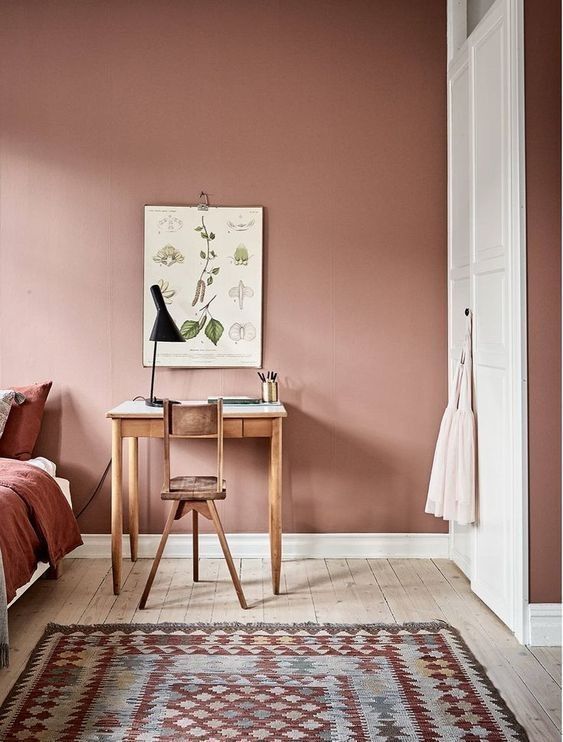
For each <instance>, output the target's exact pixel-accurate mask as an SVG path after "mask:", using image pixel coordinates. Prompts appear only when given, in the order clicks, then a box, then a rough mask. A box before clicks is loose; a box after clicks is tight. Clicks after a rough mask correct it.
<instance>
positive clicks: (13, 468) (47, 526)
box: [0, 458, 82, 603]
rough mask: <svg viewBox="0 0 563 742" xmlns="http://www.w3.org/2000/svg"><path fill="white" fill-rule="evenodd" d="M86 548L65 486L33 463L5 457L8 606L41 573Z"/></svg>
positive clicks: (0, 484) (1, 519)
mask: <svg viewBox="0 0 563 742" xmlns="http://www.w3.org/2000/svg"><path fill="white" fill-rule="evenodd" d="M81 544H82V538H81V537H80V531H79V529H78V523H77V522H76V518H75V517H74V514H73V512H72V509H71V507H70V505H69V504H68V502H67V501H66V499H65V496H64V495H63V493H62V492H61V490H60V488H59V485H58V484H57V483H56V482H55V480H54V479H53V478H52V477H51V476H50V475H49V474H47V472H45V471H42V470H41V469H38V468H37V467H35V466H32V465H31V464H26V463H25V462H23V461H15V460H13V459H2V458H0V550H1V551H2V559H3V562H4V576H5V581H6V593H7V599H8V603H9V602H10V601H11V600H12V598H13V597H14V595H15V594H16V590H17V589H18V587H21V586H22V585H25V583H26V582H28V581H29V579H30V578H31V576H32V574H33V573H34V572H35V569H36V567H37V562H39V561H45V562H49V563H50V565H51V566H53V567H54V566H55V565H56V563H57V562H58V561H59V560H60V559H62V558H63V557H64V556H65V554H68V553H69V552H70V551H72V550H73V549H75V548H76V547H77V546H80V545H81Z"/></svg>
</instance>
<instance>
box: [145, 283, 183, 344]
mask: <svg viewBox="0 0 563 742" xmlns="http://www.w3.org/2000/svg"><path fill="white" fill-rule="evenodd" d="M151 295H152V298H153V301H154V303H155V305H156V319H155V321H154V325H153V327H152V331H151V334H150V337H149V340H156V342H158V343H185V342H186V338H185V337H184V336H183V335H182V333H181V332H180V330H179V329H178V327H177V326H176V323H175V322H174V320H173V319H172V317H171V316H170V312H169V311H168V309H167V308H166V304H165V303H164V297H163V296H162V291H161V290H160V286H157V285H156V284H155V285H154V286H151Z"/></svg>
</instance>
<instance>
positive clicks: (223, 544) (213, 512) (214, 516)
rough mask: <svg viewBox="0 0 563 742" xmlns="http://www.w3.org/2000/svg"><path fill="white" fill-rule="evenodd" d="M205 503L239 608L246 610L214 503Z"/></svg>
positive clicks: (244, 600)
mask: <svg viewBox="0 0 563 742" xmlns="http://www.w3.org/2000/svg"><path fill="white" fill-rule="evenodd" d="M206 502H207V507H208V508H209V512H210V514H211V520H212V521H213V525H214V526H215V530H216V531H217V536H219V543H220V544H221V549H223V555H224V557H225V561H226V562H227V567H228V568H229V572H230V573H231V579H232V581H233V585H234V586H235V590H236V591H237V595H238V600H239V603H240V607H241V608H248V606H247V604H246V599H245V597H244V593H243V591H242V585H241V584H240V580H239V578H238V575H237V571H236V569H235V565H234V562H233V557H232V556H231V552H230V549H229V544H228V543H227V539H226V538H225V532H224V531H223V526H222V525H221V521H220V520H219V513H218V512H217V508H216V507H215V503H214V502H213V500H206Z"/></svg>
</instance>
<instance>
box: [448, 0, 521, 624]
mask: <svg viewBox="0 0 563 742" xmlns="http://www.w3.org/2000/svg"><path fill="white" fill-rule="evenodd" d="M517 12H520V13H521V5H519V3H518V2H517V0H496V2H495V3H494V5H493V6H492V8H491V10H490V11H489V13H487V15H486V16H485V18H484V19H483V20H482V21H481V23H479V25H478V26H477V27H476V29H475V30H474V31H473V33H472V34H471V35H470V36H469V38H468V39H467V41H466V42H465V44H464V45H463V46H462V47H461V49H460V50H459V52H458V53H457V54H456V55H455V56H454V58H453V60H452V61H451V63H450V65H449V68H448V139H449V144H448V155H449V160H450V162H449V187H448V198H449V204H448V217H449V220H450V224H449V231H448V237H449V251H448V258H449V265H448V269H449V271H448V276H449V304H448V307H449V337H450V364H449V365H450V377H451V372H452V370H453V369H454V368H455V361H456V360H457V357H458V356H459V350H460V344H461V341H462V338H463V333H464V319H465V317H464V316H463V308H464V302H467V304H466V306H469V307H470V308H471V309H472V312H473V373H474V379H473V382H474V400H473V406H474V411H475V416H476V422H477V521H476V523H475V525H473V526H464V527H462V526H458V525H456V524H452V525H451V528H450V534H451V538H450V544H451V555H452V558H453V559H454V561H456V563H457V564H458V565H459V566H460V567H461V569H463V571H464V572H465V573H466V574H467V575H468V576H469V577H470V579H471V587H472V589H473V590H474V591H475V593H476V594H477V595H479V596H480V597H481V598H482V599H483V600H484V602H485V603H487V605H488V606H489V607H490V608H491V609H492V610H493V611H495V613H497V615H498V616H499V617H500V618H501V619H502V620H503V621H504V622H505V623H506V624H507V625H508V626H509V627H510V628H513V629H514V630H515V631H516V633H517V635H518V636H519V638H522V635H523V626H522V616H523V615H524V603H525V595H526V589H527V582H526V581H527V575H524V573H523V564H524V556H523V547H522V544H523V543H524V539H525V533H526V532H525V528H526V524H527V521H526V494H527V493H526V485H525V477H524V472H525V469H526V455H527V453H526V435H525V429H524V421H525V386H523V379H524V373H525V347H524V340H523V338H525V327H524V317H525V313H524V312H523V307H524V306H525V291H524V285H525V284H524V281H523V275H524V270H525V252H524V244H523V238H522V235H523V234H524V230H523V224H522V218H523V217H522V216H521V214H522V213H523V189H522V188H521V186H520V182H521V180H520V179H521V178H522V179H523V154H522V149H521V147H522V144H521V137H522V131H521V128H520V124H519V122H520V119H521V112H520V111H521V106H522V102H521V92H519V91H520V88H519V85H521V84H522V83H521V77H519V75H520V71H519V70H520V66H519V65H521V58H520V56H519V55H520V51H521V44H522V40H521V38H522V35H521V26H520V25H519V23H520V21H518V19H517ZM460 201H462V203H459V202H460ZM466 253H467V254H468V256H469V259H468V261H466V258H465V255H466ZM518 570H520V573H519V572H518Z"/></svg>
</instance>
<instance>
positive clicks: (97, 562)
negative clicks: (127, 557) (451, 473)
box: [0, 559, 561, 742]
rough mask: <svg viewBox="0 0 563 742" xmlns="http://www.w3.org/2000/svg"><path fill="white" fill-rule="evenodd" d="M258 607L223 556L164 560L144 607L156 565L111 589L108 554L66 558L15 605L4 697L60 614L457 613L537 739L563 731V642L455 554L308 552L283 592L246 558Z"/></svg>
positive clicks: (149, 619)
mask: <svg viewBox="0 0 563 742" xmlns="http://www.w3.org/2000/svg"><path fill="white" fill-rule="evenodd" d="M235 565H236V568H237V570H238V573H239V576H240V578H241V581H242V585H243V589H244V591H245V595H246V599H247V602H248V605H249V609H248V610H242V609H241V608H240V606H239V603H238V600H237V598H236V594H235V591H234V588H233V585H232V582H231V580H230V576H229V574H228V571H227V567H226V564H225V562H224V560H222V559H202V560H200V581H199V582H197V583H195V584H194V583H193V580H192V562H191V560H190V559H163V560H162V563H161V566H160V569H159V571H158V573H157V577H156V579H155V582H154V585H153V588H152V591H151V594H150V597H149V601H148V603H147V609H146V610H144V611H140V610H139V609H138V604H139V599H140V596H141V592H142V590H143V587H144V585H145V582H146V579H147V576H148V573H149V570H150V567H151V561H150V560H148V559H140V560H138V561H137V562H136V563H135V564H132V563H131V562H128V561H125V562H124V571H123V587H122V590H121V594H120V595H119V596H117V597H116V596H114V595H113V592H112V578H111V570H110V568H111V562H110V560H109V559H88V560H87V559H74V560H73V559H67V560H65V570H64V573H63V575H62V577H61V578H60V579H59V580H56V581H51V580H39V581H38V582H37V583H36V584H35V585H34V586H33V587H32V588H31V589H30V590H29V591H28V592H27V593H25V595H24V596H23V597H22V598H21V599H20V600H18V602H17V603H16V604H15V605H14V606H13V607H12V608H10V611H9V622H10V643H11V664H10V667H9V668H8V669H7V670H4V671H1V672H0V700H3V698H4V696H5V695H6V694H7V692H8V691H9V689H10V687H11V686H12V685H13V683H14V681H15V680H16V678H17V677H18V675H19V674H20V672H21V671H22V669H23V668H24V667H25V664H26V662H27V660H28V658H29V655H30V653H31V651H32V649H33V648H34V646H35V645H36V643H37V642H38V640H39V639H40V637H41V634H42V633H43V631H44V629H45V626H46V624H47V623H48V622H49V621H54V622H56V623H63V624H70V623H86V624H94V623H112V624H113V623H130V622H134V623H159V622H164V621H170V622H173V623H183V622H190V623H193V622H199V621H201V622H211V621H212V622H218V621H221V622H223V621H226V622H232V621H240V622H261V621H266V622H268V623H302V622H310V621H312V622H321V623H322V622H333V623H380V622H383V623H387V622H394V621H397V622H411V621H435V620H441V621H447V622H448V623H450V624H451V625H452V626H454V627H455V628H456V629H458V631H459V632H460V633H461V635H462V637H463V638H464V640H465V641H466V643H467V644H468V646H469V648H470V649H471V651H472V652H473V653H474V654H475V656H476V658H477V660H478V661H479V662H480V663H481V664H482V665H483V666H484V667H485V669H486V671H487V673H488V675H489V677H490V678H491V680H492V682H493V683H494V685H495V686H496V687H497V688H498V689H499V691H500V692H501V694H502V696H503V697H504V699H505V700H506V702H507V703H508V705H509V706H510V707H511V708H512V710H513V711H514V713H515V715H516V717H517V718H518V720H519V721H520V723H521V724H522V725H523V726H524V727H525V728H526V730H527V732H528V734H529V736H530V739H531V740H532V742H536V740H537V742H540V741H541V742H551V740H559V739H561V735H560V730H561V704H560V701H561V650H560V648H555V647H534V648H533V649H528V648H526V647H522V646H521V645H520V644H518V642H516V640H515V639H514V637H513V636H512V634H511V633H510V632H509V631H508V630H507V629H506V627H505V626H504V625H503V624H502V623H501V622H500V621H499V620H498V619H497V618H496V616H495V615H494V614H493V613H491V611H490V610H489V609H488V608H487V607H486V606H485V605H484V604H483V603H482V602H481V601H480V600H479V598H477V597H476V596H475V595H474V594H473V593H472V592H471V589H470V586H469V583H468V581H467V579H466V578H465V576H464V575H463V574H462V573H461V572H460V571H459V569H458V568H457V567H456V566H455V565H454V564H453V563H452V562H449V561H446V560H436V561H431V560H417V559H390V560H387V559H369V560H365V559H348V560H346V559H327V560H323V559H315V560H312V559H309V560H295V561H287V562H284V564H283V570H282V578H281V594H280V595H279V596H274V595H272V591H271V582H270V579H271V571H270V564H269V561H267V560H262V559H242V560H241V559H238V560H235Z"/></svg>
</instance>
